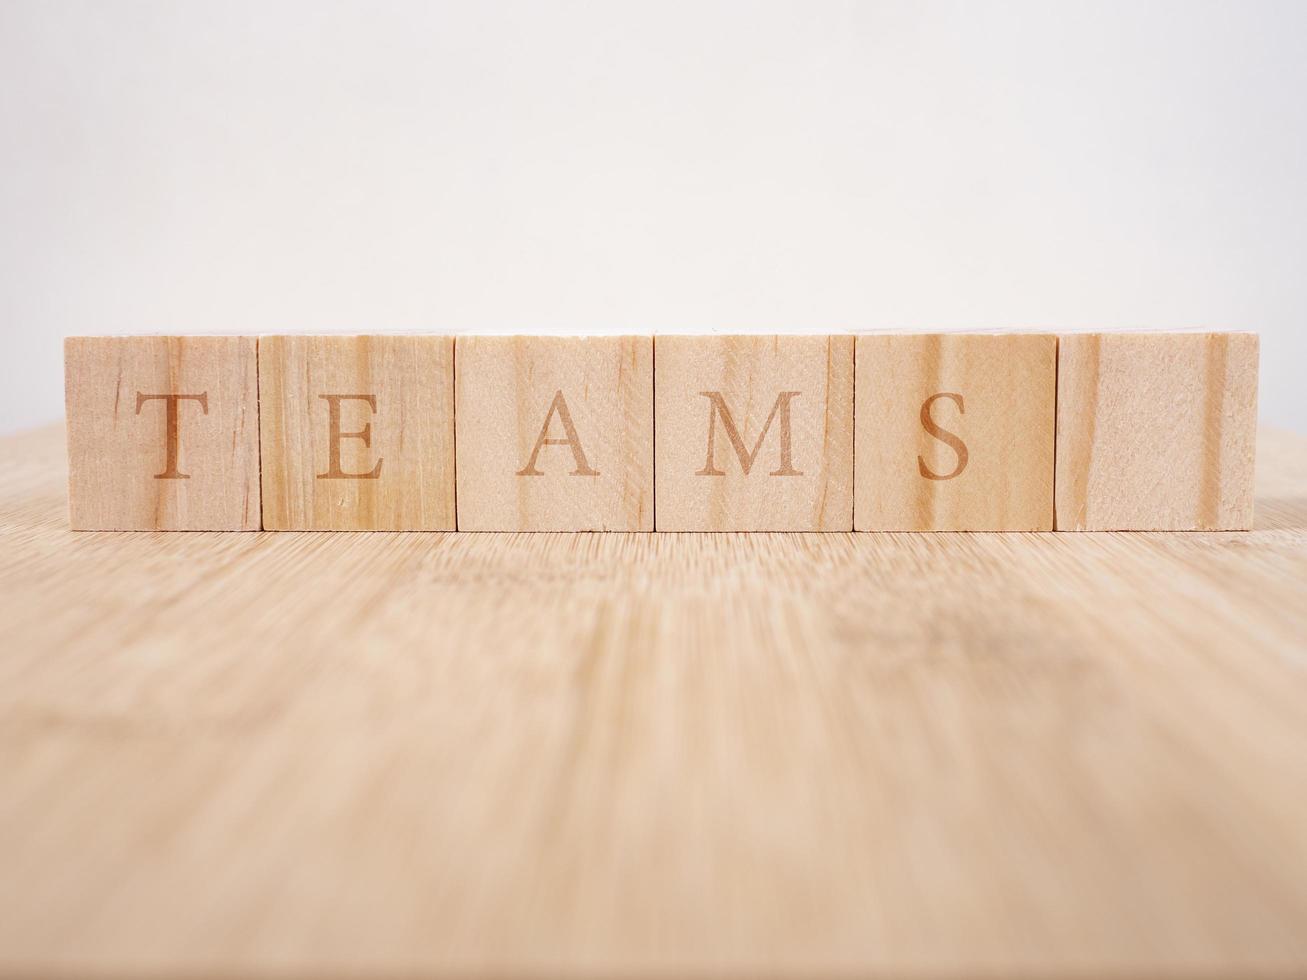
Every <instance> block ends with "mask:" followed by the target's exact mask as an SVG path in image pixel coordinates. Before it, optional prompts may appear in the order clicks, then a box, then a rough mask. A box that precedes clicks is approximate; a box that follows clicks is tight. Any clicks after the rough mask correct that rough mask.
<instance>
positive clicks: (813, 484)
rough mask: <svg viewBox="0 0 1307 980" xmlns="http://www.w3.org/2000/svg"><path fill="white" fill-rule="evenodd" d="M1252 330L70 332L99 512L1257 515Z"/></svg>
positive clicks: (866, 527)
mask: <svg viewBox="0 0 1307 980" xmlns="http://www.w3.org/2000/svg"><path fill="white" fill-rule="evenodd" d="M1257 346H1258V345H1257V336H1256V335H1255V334H1250V333H1100V334H1069V335H1057V334H1051V333H950V334H940V333H913V334H907V333H904V334H860V335H857V336H851V335H835V336H825V335H823V336H807V335H804V336H767V337H764V336H702V337H691V336H659V337H648V336H640V337H494V336H459V337H457V338H454V337H448V336H432V335H362V336H264V337H246V336H230V337H226V336H203V337H181V336H148V337H145V336H141V337H73V338H69V339H68V340H67V342H66V346H65V367H66V393H67V410H68V453H69V500H70V511H71V518H72V526H73V527H74V528H75V529H86V530H139V529H148V530H252V529H258V528H266V529H269V530H391V531H397V530H453V529H458V530H469V531H490V530H494V531H560V530H568V531H582V530H595V531H652V530H659V531H849V530H858V531H876V530H891V531H935V530H939V531H1041V530H1042V531H1048V530H1054V529H1056V530H1066V531H1073V530H1191V529H1210V530H1239V529H1245V528H1248V527H1250V526H1251V522H1252V508H1253V455H1254V448H1255V440H1256V414H1257V406H1256V403H1257Z"/></svg>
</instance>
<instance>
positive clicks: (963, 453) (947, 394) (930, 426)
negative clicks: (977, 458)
mask: <svg viewBox="0 0 1307 980" xmlns="http://www.w3.org/2000/svg"><path fill="white" fill-rule="evenodd" d="M941 398H947V399H949V400H950V401H951V402H953V403H954V404H955V405H957V407H958V411H959V412H961V413H962V414H963V415H965V414H966V412H967V409H966V406H964V405H963V404H962V396H961V395H958V394H955V393H953V392H951V391H941V392H940V393H939V394H937V395H931V396H930V397H929V398H927V399H926V400H925V401H924V402H922V403H921V425H922V428H924V429H925V430H926V431H927V432H928V433H930V434H931V435H932V436H934V437H935V438H936V439H938V440H939V441H940V442H942V443H944V444H945V445H947V446H949V447H950V448H951V449H952V450H953V451H954V452H955V453H957V454H958V463H957V465H956V466H954V467H953V471H952V472H951V473H945V474H944V475H943V476H940V475H939V474H938V473H932V472H931V471H930V470H929V469H928V468H927V467H926V461H925V460H924V459H922V458H921V457H920V456H918V457H917V469H918V470H919V471H920V473H921V475H922V476H924V477H925V478H926V479H927V480H951V479H953V478H954V477H955V476H959V475H961V473H962V471H963V470H965V469H966V468H967V444H966V443H965V442H963V441H962V440H961V439H959V438H958V437H957V436H955V435H954V434H953V433H952V432H948V431H946V430H945V429H941V428H940V427H939V426H938V425H936V424H935V420H934V419H932V418H931V417H930V406H931V405H933V404H935V402H936V401H938V400H939V399H941Z"/></svg>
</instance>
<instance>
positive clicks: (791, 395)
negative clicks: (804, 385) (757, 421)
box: [694, 391, 803, 476]
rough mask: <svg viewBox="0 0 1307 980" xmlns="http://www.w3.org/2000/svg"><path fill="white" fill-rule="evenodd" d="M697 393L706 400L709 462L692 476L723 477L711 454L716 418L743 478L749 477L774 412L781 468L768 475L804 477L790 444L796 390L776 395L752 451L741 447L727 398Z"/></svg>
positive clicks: (718, 394) (741, 442)
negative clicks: (791, 403) (779, 441)
mask: <svg viewBox="0 0 1307 980" xmlns="http://www.w3.org/2000/svg"><path fill="white" fill-rule="evenodd" d="M699 394H701V395H703V397H704V398H707V399H708V403H709V407H708V461H707V462H705V463H704V464H703V469H701V470H698V471H697V472H696V473H695V474H694V475H695V476H725V475H726V473H725V472H724V471H723V470H719V469H718V468H717V464H716V462H715V455H714V453H713V445H714V441H715V440H714V436H715V434H716V429H717V416H719V415H720V416H721V418H722V427H723V428H725V429H726V438H727V439H729V440H730V443H731V448H732V449H734V450H735V455H736V456H737V457H739V460H740V467H741V469H743V470H744V475H745V476H748V475H749V471H750V470H751V469H753V462H754V460H756V459H757V458H758V451H759V450H760V449H762V441H763V440H764V439H766V438H767V430H768V429H770V428H771V424H772V420H773V419H775V418H776V415H777V413H779V414H780V417H781V424H780V429H781V465H780V467H779V468H777V469H774V470H772V471H771V473H769V474H768V475H769V476H803V474H802V473H801V472H799V471H798V470H796V469H795V468H794V461H793V459H792V458H791V442H790V401H791V400H793V399H795V398H798V397H799V395H801V394H802V392H799V391H782V392H781V393H780V394H778V395H777V396H776V401H775V402H773V403H772V407H771V414H770V415H768V416H767V421H766V422H764V423H763V426H762V431H761V432H760V433H758V441H757V442H755V443H754V444H753V450H752V452H750V451H747V450H746V449H745V448H744V440H743V439H741V438H740V430H739V429H738V428H736V426H735V419H734V418H732V417H731V410H730V409H729V408H727V407H726V399H725V398H723V397H722V393H721V392H720V391H701V392H699Z"/></svg>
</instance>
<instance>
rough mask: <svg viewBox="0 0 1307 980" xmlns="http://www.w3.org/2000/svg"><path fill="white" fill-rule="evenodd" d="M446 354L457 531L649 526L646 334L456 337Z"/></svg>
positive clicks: (649, 348) (649, 361)
mask: <svg viewBox="0 0 1307 980" xmlns="http://www.w3.org/2000/svg"><path fill="white" fill-rule="evenodd" d="M455 361H456V365H457V368H456V372H455V373H456V376H457V381H456V386H455V387H456V397H455V412H454V418H455V426H456V428H457V431H458V440H457V444H458V501H459V508H458V526H459V530H463V531H652V530H653V504H654V496H653V495H654V473H653V338H651V337H460V338H458V341H457V346H456V357H455Z"/></svg>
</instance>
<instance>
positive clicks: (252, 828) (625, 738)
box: [0, 428, 1307, 977]
mask: <svg viewBox="0 0 1307 980" xmlns="http://www.w3.org/2000/svg"><path fill="white" fill-rule="evenodd" d="M0 448H2V449H3V454H4V460H5V466H4V470H3V474H2V475H0V523H2V525H3V527H2V530H0V973H4V974H6V975H23V976H43V975H44V976H68V975H82V974H85V975H103V976H115V977H128V976H138V975H139V976H147V975H149V976H159V977H163V976H168V977H179V976H206V977H224V976H246V975H257V976H298V975H303V976H328V977H335V976H355V975H377V976H400V975H405V976H406V975H414V974H418V975H423V974H434V975H460V976H466V975H480V974H493V975H497V976H503V975H531V976H540V975H546V974H549V975H555V974H558V973H570V972H577V973H586V974H590V975H596V976H597V975H603V976H613V975H623V976H632V975H636V976H647V975H655V974H659V975H664V974H665V975H678V976H683V975H698V974H726V975H735V976H740V977H745V976H747V977H756V976H766V975H784V974H792V975H804V976H811V975H820V974H831V975H834V974H841V975H852V974H860V975H865V974H874V975H884V976H896V975H909V974H911V975H923V974H965V975H976V974H990V975H995V976H998V975H1016V974H1025V975H1040V976H1055V975H1068V976H1069V975H1073V974H1076V975H1082V976H1083V975H1095V974H1118V975H1127V974H1128V975H1131V976H1142V975H1146V974H1157V973H1168V974H1192V975H1199V974H1201V975H1207V976H1210V975H1216V974H1231V975H1239V974H1247V973H1250V972H1260V973H1268V974H1276V973H1279V974H1284V975H1291V974H1297V975H1302V974H1303V973H1304V972H1307V440H1305V439H1302V438H1299V437H1296V436H1291V435H1286V434H1282V433H1274V432H1266V433H1263V435H1262V439H1261V443H1260V446H1259V455H1260V460H1259V476H1258V481H1259V482H1258V492H1259V498H1258V514H1257V528H1258V530H1256V531H1254V532H1252V533H1248V534H1170V535H1167V534H1131V535H1123V534H1101V535H1090V534H1057V535H1051V534H1049V535H995V534H974V535H964V534H939V535H930V534H917V535H897V534H861V535H856V534H825V535H816V534H814V535H803V534H753V535H739V534H724V535H700V534H684V535H670V534H668V535H644V534H608V535H604V534H541V535H530V534H461V535H460V534H289V533H283V534H254V533H251V534H87V533H82V534H74V533H72V532H69V531H68V530H67V529H66V527H67V521H66V514H65V492H64V478H65V475H64V465H63V461H62V453H63V438H62V433H61V430H60V429H57V428H56V429H49V430H44V431H40V432H35V433H30V434H26V435H22V436H16V437H12V438H8V439H4V440H0Z"/></svg>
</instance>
